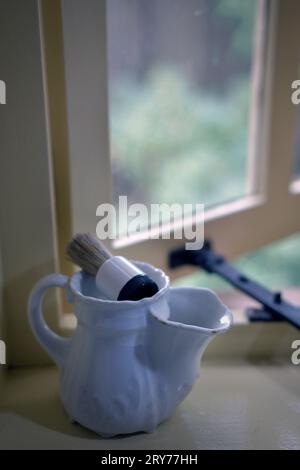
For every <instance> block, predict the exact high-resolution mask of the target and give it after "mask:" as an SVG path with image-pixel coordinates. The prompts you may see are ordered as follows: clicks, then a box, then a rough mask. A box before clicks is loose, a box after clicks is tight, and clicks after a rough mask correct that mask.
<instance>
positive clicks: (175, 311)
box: [29, 263, 232, 437]
mask: <svg viewBox="0 0 300 470" xmlns="http://www.w3.org/2000/svg"><path fill="white" fill-rule="evenodd" d="M136 265H137V266H138V267H139V268H140V269H142V271H143V272H145V273H146V274H148V275H149V277H150V278H151V279H153V280H154V281H155V282H156V283H157V285H158V287H159V292H157V293H156V294H155V295H154V296H153V297H151V298H145V299H142V300H139V301H111V300H105V299H101V298H98V297H97V295H99V291H98V290H97V288H96V286H95V278H94V277H92V276H90V275H88V274H86V273H84V272H82V271H81V272H77V273H76V274H74V276H72V277H71V278H68V277H67V276H63V275H61V274H52V275H50V276H47V277H45V278H44V279H42V280H41V281H39V282H38V283H37V285H36V286H35V287H34V289H33V291H32V293H31V296H30V299H29V318H30V324H31V327H32V329H33V332H34V334H35V336H36V338H37V340H38V341H39V342H40V344H41V345H42V346H43V347H44V348H45V349H46V351H47V352H48V353H49V355H50V356H51V357H52V359H53V360H54V361H55V362H56V363H57V365H58V366H59V368H60V372H61V387H60V396H61V399H62V402H63V404H64V407H65V410H66V412H67V413H68V415H69V416H70V418H71V419H72V420H74V421H76V422H78V423H80V424H82V425H83V426H86V427H87V428H89V429H92V430H93V431H95V432H97V433H99V434H101V435H102V436H106V437H108V436H113V435H116V434H125V433H126V434H127V433H134V432H137V431H145V432H152V431H154V429H155V428H156V426H157V425H158V424H159V423H160V422H161V421H164V420H165V419H167V418H168V417H169V416H170V415H171V414H172V412H173V411H174V409H175V408H176V406H177V405H178V404H179V403H180V402H181V401H182V400H183V399H184V398H185V397H186V395H187V394H188V393H189V391H190V390H191V388H192V386H193V384H194V382H195V381H196V379H197V377H198V374H199V367H200V358H201V356H202V353H203V351H204V350H205V348H206V346H207V345H208V343H209V342H210V341H211V340H212V338H214V336H215V335H216V334H218V333H223V332H225V331H226V330H227V329H228V328H229V327H230V325H231V323H232V315H231V313H230V311H229V310H228V309H227V308H226V307H225V306H224V305H223V304H222V303H221V302H220V300H219V299H218V297H217V296H216V295H215V294H214V293H213V292H212V291H210V290H208V289H200V288H187V287H182V288H170V287H169V279H168V277H167V276H166V275H165V274H164V273H163V272H162V271H161V270H159V269H156V268H154V267H153V266H151V265H149V264H145V263H136ZM50 287H63V288H64V289H66V291H67V293H68V297H69V298H71V300H72V302H74V312H75V315H76V317H77V328H76V330H75V332H74V334H73V336H72V338H68V339H66V338H62V337H60V336H58V335H56V334H55V333H54V332H52V331H51V330H50V329H49V328H48V326H47V325H46V323H45V321H44V319H43V314H42V299H43V296H44V293H45V292H46V290H47V289H48V288H50Z"/></svg>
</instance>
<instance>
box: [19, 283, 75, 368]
mask: <svg viewBox="0 0 300 470" xmlns="http://www.w3.org/2000/svg"><path fill="white" fill-rule="evenodd" d="M68 283H69V278H68V276H64V275H62V274H50V275H49V276H46V277H44V278H43V279H41V280H40V281H39V282H38V283H37V284H36V285H35V287H34V288H33V290H32V292H31V294H30V297H29V302H28V314H29V323H30V326H31V328H32V330H33V333H34V335H35V337H36V339H37V340H38V342H39V343H40V344H41V346H42V347H43V348H44V349H45V350H46V351H47V353H48V354H49V356H50V357H51V358H52V359H53V360H54V361H55V362H56V364H57V365H58V366H60V367H62V366H63V365H64V363H65V359H66V356H67V353H68V351H69V345H70V341H71V340H70V339H67V338H63V337H62V336H59V335H57V334H56V333H54V332H53V331H52V330H51V329H50V328H49V327H48V325H47V324H46V322H45V320H44V316H43V311H42V303H43V297H44V295H45V292H46V290H47V289H49V288H50V287H62V288H64V289H66V288H67V287H68Z"/></svg>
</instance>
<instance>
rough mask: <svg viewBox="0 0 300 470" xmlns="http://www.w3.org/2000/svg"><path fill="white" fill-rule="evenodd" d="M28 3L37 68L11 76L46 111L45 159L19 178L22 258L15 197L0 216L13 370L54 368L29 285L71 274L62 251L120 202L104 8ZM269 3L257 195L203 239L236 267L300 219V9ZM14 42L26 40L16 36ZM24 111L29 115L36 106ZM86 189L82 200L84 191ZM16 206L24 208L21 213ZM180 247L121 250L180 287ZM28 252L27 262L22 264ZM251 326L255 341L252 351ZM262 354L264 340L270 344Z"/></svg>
mask: <svg viewBox="0 0 300 470" xmlns="http://www.w3.org/2000/svg"><path fill="white" fill-rule="evenodd" d="M28 5H30V6H29V7H28V8H30V9H31V13H32V16H29V18H30V21H29V22H28V24H27V25H26V27H27V28H28V30H26V33H28V35H29V36H30V39H31V41H32V44H34V45H35V46H36V51H35V53H36V61H35V68H28V69H26V70H21V69H18V70H17V71H16V70H13V71H12V72H14V74H15V73H16V72H17V73H24V74H25V77H26V78H27V79H28V80H33V82H34V83H35V88H34V93H35V96H36V101H37V103H38V104H39V108H38V109H36V113H39V117H40V120H38V119H37V120H32V122H28V123H27V128H26V132H27V138H28V134H30V135H31V138H32V140H33V142H34V143H35V145H36V147H37V148H39V149H40V155H39V159H37V158H36V159H35V160H34V162H28V165H30V166H32V172H31V173H30V174H29V175H27V179H26V181H25V182H24V179H23V178H22V175H21V174H20V175H18V181H17V184H18V186H17V187H18V191H20V192H21V191H22V190H23V196H24V201H26V202H28V204H30V213H29V216H28V214H27V218H26V219H24V227H26V237H25V238H23V239H22V238H20V240H18V247H19V250H18V252H17V254H15V242H14V239H12V238H13V237H11V236H10V234H11V233H16V232H17V230H18V224H17V222H16V220H15V219H14V218H12V217H7V214H9V211H10V210H12V209H11V201H9V200H8V199H9V198H5V197H1V198H0V199H1V212H2V213H3V214H4V217H5V228H3V226H2V229H1V241H2V247H3V246H4V247H5V250H3V253H2V255H3V274H4V288H5V289H6V293H8V294H7V295H6V301H5V315H6V317H7V329H8V337H9V338H10V340H9V345H8V357H9V361H10V363H11V364H16V365H22V364H37V363H41V362H45V361H46V355H45V354H42V353H41V350H40V349H39V348H38V346H37V345H36V342H35V341H34V340H33V336H32V334H31V332H30V330H29V327H28V321H27V318H26V314H25V311H24V310H25V305H26V303H27V297H28V289H29V287H31V286H32V285H33V284H34V283H35V282H36V280H37V279H38V278H39V277H41V276H43V275H45V274H47V273H49V272H51V271H53V270H62V271H64V272H67V271H68V270H69V271H70V267H68V266H67V265H66V264H64V261H63V250H64V246H65V242H66V241H67V240H68V239H69V237H70V235H71V233H73V232H75V231H92V232H94V231H95V228H96V223H97V219H96V207H97V206H98V205H99V204H101V203H103V202H110V201H111V200H112V198H111V193H112V184H111V165H110V155H109V132H108V98H107V61H106V10H105V7H106V2H105V1H104V0H85V1H83V0H30V1H28ZM269 5H270V8H271V14H270V23H269V34H268V44H267V47H268V53H267V62H266V79H265V93H264V102H263V103H260V102H259V100H260V97H261V95H260V90H259V89H258V88H257V87H256V88H255V84H256V85H257V83H259V77H260V74H261V69H262V65H263V64H264V62H262V61H263V60H264V58H263V59H262V58H261V59H260V62H258V63H257V65H256V68H255V72H254V73H255V74H256V76H255V77H254V80H253V83H254V88H253V93H254V101H255V103H256V106H257V107H259V108H261V109H263V110H264V115H263V123H261V122H260V123H259V126H261V127H262V129H263V133H261V134H259V135H260V138H261V136H262V135H263V136H264V138H263V141H260V142H259V149H260V151H259V153H258V152H257V151H256V150H257V149H252V150H251V149H250V153H252V155H251V159H250V167H249V175H250V178H249V184H250V187H251V188H252V193H251V194H250V195H249V196H246V197H244V198H242V199H240V200H239V201H236V202H232V203H228V204H224V205H222V206H219V207H216V208H213V209H210V210H208V211H207V212H206V220H205V235H206V237H208V238H211V239H213V240H214V242H215V244H216V246H217V248H218V250H219V251H220V252H222V253H224V254H226V256H228V257H229V258H232V257H235V256H238V255H240V254H242V253H245V252H248V251H252V250H256V249H258V248H260V247H262V246H264V245H266V244H269V243H270V242H272V241H275V240H278V239H280V238H283V237H285V236H287V235H289V234H292V233H295V232H297V231H299V230H300V217H298V218H297V216H296V215H297V214H298V213H299V204H300V184H299V182H296V183H295V182H294V183H291V182H292V172H293V163H294V130H295V122H296V106H294V105H293V104H292V102H291V84H292V82H293V81H294V80H295V79H297V78H298V64H299V57H298V50H297V49H298V47H297V45H298V44H300V29H299V27H298V18H299V17H300V2H294V1H293V0H272V1H271V2H270V4H269ZM261 8H263V0H261ZM51 21H53V29H52V28H51ZM56 21H58V22H56ZM30 22H31V23H30ZM24 27H25V26H24ZM54 32H56V33H57V34H54ZM15 33H16V34H18V31H17V30H16V32H15ZM261 34H262V25H258V30H257V35H258V36H257V37H258V41H260V40H261V38H262V36H261ZM29 45H30V44H29ZM29 45H28V49H26V45H24V47H25V49H26V51H25V52H26V53H27V54H30V53H31V52H30V49H29ZM287 46H288V54H287V53H286V51H287ZM2 47H3V46H2ZM78 57H80V60H78ZM51 66H55V68H54V69H53V68H52V67H51ZM53 70H55V74H54V73H53ZM14 76H15V75H14ZM1 78H4V79H6V83H7V89H8V93H7V94H8V98H7V101H8V103H9V93H10V81H12V82H13V80H14V77H13V76H11V77H10V76H8V77H1ZM24 96H25V95H24V94H20V97H19V101H18V99H17V100H16V102H15V103H14V106H15V108H14V109H10V108H9V109H8V114H9V113H12V114H13V113H14V111H15V110H16V109H17V112H19V108H20V107H23V106H24V99H25V98H24ZM25 101H26V100H25ZM26 104H27V105H28V106H30V102H28V103H26ZM283 116H284V118H283ZM24 118H25V119H26V115H25V116H24ZM39 127H40V130H39ZM258 130H259V128H258V124H257V122H256V121H255V120H253V119H252V126H251V133H252V135H258ZM37 132H39V134H37ZM19 135H20V136H21V137H22V138H25V130H22V129H19ZM11 139H12V135H9V134H8V135H7V136H6V139H4V141H2V142H4V143H2V145H3V147H4V149H6V148H7V149H8V150H9V152H10V154H11V155H10V157H11V159H12V160H11V161H13V163H10V162H8V161H7V162H6V163H5V167H7V168H8V169H9V170H11V165H13V164H15V162H14V159H15V160H16V162H17V161H18V149H12V148H11ZM255 140H256V139H255ZM25 143H26V144H28V145H27V147H26V145H25V147H26V148H25V151H26V152H27V153H28V154H30V145H29V143H28V141H27V140H25ZM31 145H32V144H31ZM254 155H255V156H254ZM283 156H284V158H283ZM4 169H5V168H4ZM36 170H38V171H36ZM41 179H42V181H43V183H41ZM9 184H10V183H9V181H8V184H7V185H5V186H4V187H3V188H2V191H3V193H2V195H3V194H4V191H5V190H6V191H7V192H8V193H9V189H10V188H9V187H8V185H9ZM36 184H38V187H39V194H38V196H37V198H36V200H34V199H33V197H32V192H33V190H29V191H28V185H30V186H31V187H32V188H34V187H35V185H36ZM81 188H82V189H83V191H80V190H79V189H81ZM5 194H6V193H5ZM41 201H42V203H41ZM13 206H14V209H15V210H17V204H13ZM37 220H38V221H39V224H40V223H41V222H42V223H43V230H42V231H41V232H39V233H37V226H36V223H35V222H36V221H37ZM266 221H268V223H267V224H266ZM191 223H192V220H191ZM42 232H45V233H47V236H46V237H45V236H43V234H42ZM30 242H32V243H31V244H30ZM182 243H183V242H182V241H181V240H148V239H145V240H142V241H140V240H139V242H138V243H137V242H136V239H135V238H134V237H132V239H131V240H129V241H127V242H126V243H125V244H124V246H123V247H122V248H120V249H119V250H118V252H119V253H122V254H124V255H126V256H128V257H129V258H136V259H141V260H144V261H147V262H150V263H152V264H154V265H156V266H159V267H161V268H162V269H164V270H165V271H167V272H168V274H169V275H170V276H171V278H175V277H177V276H180V275H183V274H186V273H188V272H191V269H186V268H185V269H180V270H176V271H172V272H170V271H169V269H168V266H167V255H168V253H169V251H170V250H171V249H172V248H175V247H177V246H178V245H182ZM28 247H30V250H29V248H28ZM32 247H35V248H32ZM28 251H30V253H29V254H30V256H28ZM20 253H24V255H22V256H20ZM33 268H34V269H33ZM23 273H26V288H24V289H23V288H22V289H21V292H20V293H19V294H18V296H15V295H14V292H15V290H16V289H18V279H19V278H18V276H20V274H22V275H23ZM17 278H18V279H17ZM21 278H22V276H21ZM55 303H56V305H58V306H59V304H60V303H61V299H60V297H59V296H57V295H56V294H55V295H54V293H53V294H52V295H51V297H50V302H49V303H48V305H46V316H47V319H48V314H49V321H50V325H51V327H53V328H54V329H56V331H59V332H62V331H63V329H62V324H68V325H69V324H70V322H69V321H68V320H67V317H68V318H69V319H70V318H72V319H74V317H73V316H72V317H71V316H68V315H60V314H59V308H58V315H56V316H54V315H53V305H54V304H55ZM50 314H51V316H50ZM250 328H251V331H252V332H253V335H256V333H257V328H258V327H257V326H254V325H251V326H249V329H250ZM259 328H260V329H261V328H263V329H264V328H268V329H269V331H270V329H272V328H273V326H271V325H263V326H259ZM285 328H286V325H281V326H280V335H281V336H280V337H282V332H283V331H285ZM249 329H248V330H247V338H249V341H250V342H251V334H250V335H249V331H250V330H249ZM289 331H290V330H289ZM237 333H238V335H239V336H237V337H236V338H237V343H236V344H240V341H241V339H242V338H243V339H244V340H245V336H244V335H243V334H242V333H241V331H237ZM289 334H290V333H289ZM225 336H226V335H225ZM271 336H272V335H271ZM255 337H256V336H255ZM269 337H270V335H269ZM253 339H254V336H252V340H253ZM256 339H257V338H256ZM245 344H246V342H245ZM266 345H267V341H265V342H264V346H263V347H266ZM272 349H274V347H273V345H272Z"/></svg>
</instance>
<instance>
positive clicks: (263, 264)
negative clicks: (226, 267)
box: [174, 235, 300, 292]
mask: <svg viewBox="0 0 300 470" xmlns="http://www.w3.org/2000/svg"><path fill="white" fill-rule="evenodd" d="M234 265H235V266H236V267H237V269H239V270H241V271H242V272H243V273H245V274H246V275H248V276H249V277H252V278H253V279H254V280H256V281H258V282H260V283H263V284H264V285H265V286H266V287H269V288H270V289H274V290H277V289H278V290H280V289H283V288H287V287H296V288H298V289H300V269H299V266H300V235H293V236H291V237H288V238H285V239H283V240H280V241H279V242H276V243H272V244H270V245H268V246H267V247H264V248H262V249H261V250H258V251H256V252H254V253H250V254H247V255H244V256H241V257H239V258H238V259H237V260H236V261H235V262H234ZM174 285H190V286H202V287H209V288H211V289H214V290H218V291H219V292H221V291H227V290H231V289H232V288H231V287H230V286H229V284H227V283H225V282H224V281H222V280H220V279H219V278H218V277H217V276H215V275H209V274H206V273H204V272H202V273H201V272H200V271H199V273H195V274H193V275H191V276H185V277H182V278H180V279H178V280H176V281H175V282H174Z"/></svg>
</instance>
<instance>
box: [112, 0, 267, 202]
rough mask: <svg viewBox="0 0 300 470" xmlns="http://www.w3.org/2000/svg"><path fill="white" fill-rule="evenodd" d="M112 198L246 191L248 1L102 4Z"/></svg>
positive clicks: (227, 196)
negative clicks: (104, 7)
mask: <svg viewBox="0 0 300 470" xmlns="http://www.w3.org/2000/svg"><path fill="white" fill-rule="evenodd" d="M107 9H108V11H107V15H108V66H109V67H108V69H109V83H110V89H109V109H110V141H111V156H112V165H113V194H114V202H115V203H116V204H117V203H118V197H119V195H127V196H128V203H136V202H138V203H144V204H150V203H168V204H172V203H180V204H183V203H192V204H195V203H202V204H205V205H206V206H212V205H216V204H219V203H223V202H225V201H229V200H233V199H236V198H239V197H241V196H243V195H245V193H246V169H247V150H248V139H249V131H248V129H249V111H250V105H251V69H252V65H253V59H254V48H253V44H254V40H253V39H254V36H255V24H256V16H257V11H258V1H256V0H243V1H240V0H239V1H237V0H186V1H182V0H151V2H149V1H148V0H110V1H109V2H107Z"/></svg>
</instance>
